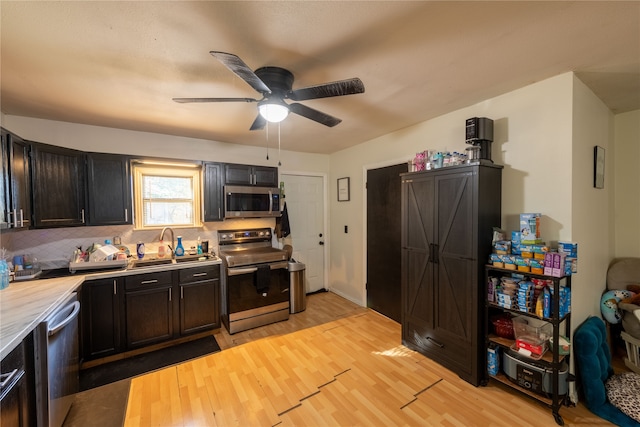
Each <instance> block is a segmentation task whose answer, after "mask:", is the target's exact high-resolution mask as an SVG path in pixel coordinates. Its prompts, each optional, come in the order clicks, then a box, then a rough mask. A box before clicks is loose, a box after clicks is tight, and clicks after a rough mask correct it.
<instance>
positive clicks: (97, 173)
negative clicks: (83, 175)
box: [87, 153, 132, 225]
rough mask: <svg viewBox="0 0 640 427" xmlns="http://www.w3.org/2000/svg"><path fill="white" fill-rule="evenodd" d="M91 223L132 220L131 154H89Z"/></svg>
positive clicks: (88, 178) (89, 208) (89, 210)
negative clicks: (129, 156)
mask: <svg viewBox="0 0 640 427" xmlns="http://www.w3.org/2000/svg"><path fill="white" fill-rule="evenodd" d="M87 200H88V202H89V203H88V216H87V223H88V225H122V224H131V223H132V207H131V206H132V200H131V171H130V166H129V158H128V157H127V156H122V155H118V154H103V153H88V154H87Z"/></svg>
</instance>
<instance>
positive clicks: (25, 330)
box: [0, 257, 221, 360]
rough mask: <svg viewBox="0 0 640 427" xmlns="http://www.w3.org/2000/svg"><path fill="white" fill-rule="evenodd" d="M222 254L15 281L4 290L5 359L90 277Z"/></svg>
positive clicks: (1, 343) (1, 332)
mask: <svg viewBox="0 0 640 427" xmlns="http://www.w3.org/2000/svg"><path fill="white" fill-rule="evenodd" d="M220 263H221V260H220V258H218V257H214V258H211V259H209V260H205V261H194V262H182V263H177V264H161V265H154V266H148V267H147V266H145V267H138V268H127V269H118V270H108V271H103V272H98V273H91V274H78V273H76V274H74V275H71V276H67V277H58V278H54V279H42V280H29V281H17V282H11V284H10V285H9V286H8V287H7V288H5V289H3V290H1V291H0V360H1V359H4V358H5V357H6V356H7V355H8V354H9V353H10V352H11V350H13V349H14V348H16V347H17V346H18V344H20V343H21V342H22V340H23V339H25V338H26V337H27V335H29V333H30V332H31V331H32V330H34V329H35V327H36V326H37V325H38V324H39V323H40V322H42V321H43V320H44V319H46V318H47V316H49V314H51V313H53V312H54V311H55V310H56V308H57V307H58V306H59V305H60V304H62V303H63V302H64V301H65V300H66V299H67V298H68V297H69V296H70V295H71V294H72V293H73V292H75V291H77V290H78V289H79V288H80V286H82V284H83V283H84V282H85V281H87V280H95V279H104V278H110V277H120V276H130V275H135V274H145V273H152V272H157V271H167V270H177V269H183V268H190V267H194V266H202V265H215V264H220Z"/></svg>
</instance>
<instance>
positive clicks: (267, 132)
mask: <svg viewBox="0 0 640 427" xmlns="http://www.w3.org/2000/svg"><path fill="white" fill-rule="evenodd" d="M265 135H267V160H269V122H267V126H266V132H265Z"/></svg>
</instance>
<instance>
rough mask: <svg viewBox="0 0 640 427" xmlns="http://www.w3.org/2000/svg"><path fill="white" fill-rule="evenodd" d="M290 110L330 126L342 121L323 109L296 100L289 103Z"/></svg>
mask: <svg viewBox="0 0 640 427" xmlns="http://www.w3.org/2000/svg"><path fill="white" fill-rule="evenodd" d="M289 111H291V112H292V113H296V114H297V115H299V116H302V117H306V118H307V119H311V120H313V121H316V122H318V123H322V124H323V125H325V126H329V127H334V126H335V125H337V124H339V123H340V122H341V121H342V120H341V119H339V118H337V117H333V116H330V115H328V114H325V113H323V112H322V111H318V110H314V109H313V108H310V107H307V106H306V105H303V104H298V103H296V102H294V103H293V104H289Z"/></svg>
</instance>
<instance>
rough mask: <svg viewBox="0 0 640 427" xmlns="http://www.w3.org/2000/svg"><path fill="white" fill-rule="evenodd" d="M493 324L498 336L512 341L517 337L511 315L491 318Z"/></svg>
mask: <svg viewBox="0 0 640 427" xmlns="http://www.w3.org/2000/svg"><path fill="white" fill-rule="evenodd" d="M491 324H492V325H493V329H494V331H495V334H496V335H497V336H499V337H502V338H508V339H511V340H512V339H513V338H514V337H515V335H514V333H513V321H512V320H511V316H510V315H500V316H494V317H492V318H491Z"/></svg>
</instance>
